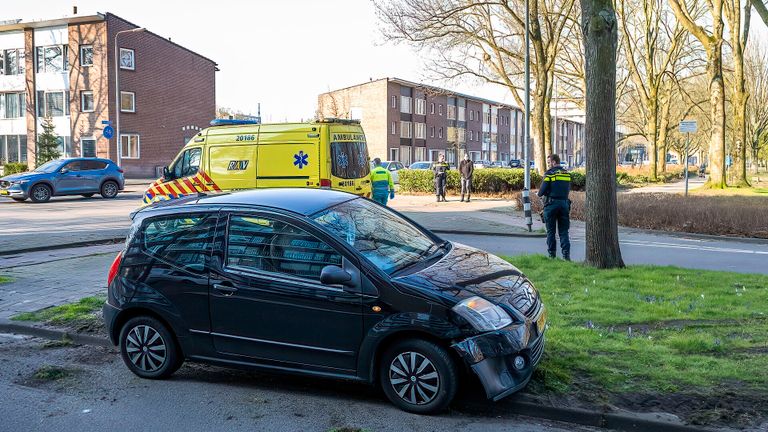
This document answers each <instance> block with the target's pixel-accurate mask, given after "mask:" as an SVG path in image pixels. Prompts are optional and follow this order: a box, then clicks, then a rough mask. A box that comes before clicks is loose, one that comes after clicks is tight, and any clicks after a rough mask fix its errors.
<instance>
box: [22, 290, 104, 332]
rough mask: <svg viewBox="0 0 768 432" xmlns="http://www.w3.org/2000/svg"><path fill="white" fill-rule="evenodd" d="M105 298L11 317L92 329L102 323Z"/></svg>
mask: <svg viewBox="0 0 768 432" xmlns="http://www.w3.org/2000/svg"><path fill="white" fill-rule="evenodd" d="M105 300H106V297H105V296H94V297H84V298H82V299H80V300H79V301H77V302H74V303H68V304H63V305H61V306H54V307H50V308H46V309H42V310H39V311H37V312H23V313H20V314H18V315H15V316H13V317H11V319H12V320H15V321H38V322H45V323H47V324H52V325H57V326H67V327H72V326H77V327H91V326H98V325H100V323H101V316H100V315H99V311H100V310H101V307H102V306H103V305H104V301H105Z"/></svg>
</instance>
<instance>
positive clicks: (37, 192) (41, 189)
mask: <svg viewBox="0 0 768 432" xmlns="http://www.w3.org/2000/svg"><path fill="white" fill-rule="evenodd" d="M32 197H33V198H34V199H35V201H48V199H49V198H50V197H51V192H49V191H48V188H47V187H45V186H36V187H35V189H34V190H33V191H32Z"/></svg>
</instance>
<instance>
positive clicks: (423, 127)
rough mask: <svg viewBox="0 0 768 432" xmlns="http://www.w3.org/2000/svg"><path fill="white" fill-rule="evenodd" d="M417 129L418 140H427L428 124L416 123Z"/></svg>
mask: <svg viewBox="0 0 768 432" xmlns="http://www.w3.org/2000/svg"><path fill="white" fill-rule="evenodd" d="M414 125H415V126H414V128H415V129H416V131H415V132H416V139H426V138H427V124H426V123H414Z"/></svg>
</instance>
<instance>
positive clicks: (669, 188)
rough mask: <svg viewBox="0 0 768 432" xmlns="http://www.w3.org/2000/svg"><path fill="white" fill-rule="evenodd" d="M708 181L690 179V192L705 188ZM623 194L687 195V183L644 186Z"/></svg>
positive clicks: (628, 190) (681, 181) (696, 178)
mask: <svg viewBox="0 0 768 432" xmlns="http://www.w3.org/2000/svg"><path fill="white" fill-rule="evenodd" d="M706 181H707V179H705V178H699V177H689V178H688V192H690V191H692V190H695V189H698V188H700V187H702V186H704V183H705V182H706ZM621 192H622V193H628V194H636V193H677V194H682V193H685V181H683V180H678V181H675V182H672V183H663V184H658V185H653V186H643V187H639V188H632V189H624V190H621Z"/></svg>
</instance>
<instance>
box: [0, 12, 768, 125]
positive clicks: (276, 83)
mask: <svg viewBox="0 0 768 432" xmlns="http://www.w3.org/2000/svg"><path fill="white" fill-rule="evenodd" d="M3 3H4V4H3V7H2V9H0V20H5V19H17V18H21V19H23V20H25V21H27V20H32V19H51V18H58V17H62V16H71V15H72V6H73V5H77V7H78V15H90V14H94V13H96V12H102V13H104V12H111V13H113V14H115V15H118V16H120V17H122V18H124V19H126V20H128V21H130V22H133V23H134V24H136V25H139V26H142V27H145V28H147V29H148V30H150V31H152V32H154V33H156V34H158V35H160V36H163V37H170V38H171V39H172V40H173V41H174V42H176V43H178V44H181V45H183V46H184V47H186V48H188V49H191V50H192V51H195V52H197V53H199V54H201V55H203V56H205V57H208V58H210V59H212V60H214V61H215V62H216V63H218V67H219V69H220V71H219V72H216V104H217V106H223V107H229V108H233V109H235V110H239V111H242V112H245V113H248V114H256V110H257V104H258V103H261V114H262V117H263V119H264V121H274V122H279V121H287V120H301V119H309V118H312V117H313V116H314V112H315V108H316V106H317V96H318V94H320V93H323V92H326V91H328V90H333V89H337V88H342V87H348V86H351V85H355V84H360V83H363V82H367V81H368V80H369V79H371V78H372V79H379V78H384V77H398V78H402V79H406V80H409V81H417V82H424V83H430V84H434V85H438V86H445V85H444V83H440V82H433V81H430V80H429V76H428V74H427V72H426V71H425V64H424V60H423V56H422V55H420V54H419V53H418V52H416V51H414V50H413V49H412V48H410V47H408V46H407V45H395V44H392V43H390V42H388V41H385V40H384V38H383V37H382V36H381V32H380V30H379V23H378V21H377V18H376V11H375V8H374V6H373V3H372V2H371V1H370V0H269V1H268V0H251V1H245V0H216V1H200V0H187V1H179V0H151V1H150V0H120V1H116V0H102V1H97V0H76V1H69V0H27V1H13V2H11V1H4V2H3ZM754 15H755V16H754V18H753V21H752V22H753V29H754V32H755V33H754V37H762V38H765V37H766V34H768V32H766V31H765V26H764V25H763V24H762V22H760V20H759V17H758V16H757V15H756V14H754ZM137 61H141V60H140V59H139V58H137ZM447 87H448V88H450V89H452V90H454V91H458V92H461V93H466V94H473V95H477V96H481V97H485V98H488V99H492V100H496V101H499V102H505V103H513V99H512V96H511V94H510V93H509V92H508V91H507V90H504V89H502V88H500V87H498V86H495V85H490V84H485V85H483V84H478V83H474V82H459V83H454V84H451V85H448V86H447Z"/></svg>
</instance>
